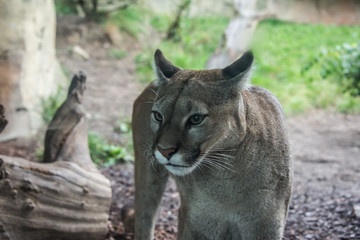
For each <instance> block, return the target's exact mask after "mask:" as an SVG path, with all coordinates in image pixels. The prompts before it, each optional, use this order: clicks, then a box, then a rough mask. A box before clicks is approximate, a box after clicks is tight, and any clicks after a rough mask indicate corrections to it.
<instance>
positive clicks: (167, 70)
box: [154, 49, 180, 84]
mask: <svg viewBox="0 0 360 240" xmlns="http://www.w3.org/2000/svg"><path fill="white" fill-rule="evenodd" d="M154 62H155V66H154V71H155V74H156V76H157V80H156V82H157V83H158V84H161V83H165V82H167V81H168V79H169V78H171V77H172V76H174V74H175V73H177V72H178V71H180V68H178V67H175V66H174V65H173V64H172V63H171V62H170V61H169V60H167V59H166V58H165V57H164V55H163V53H162V52H161V51H160V50H159V49H157V50H156V51H155V55H154Z"/></svg>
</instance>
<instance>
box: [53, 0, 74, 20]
mask: <svg viewBox="0 0 360 240" xmlns="http://www.w3.org/2000/svg"><path fill="white" fill-rule="evenodd" d="M55 11H56V15H57V16H63V15H69V14H76V13H77V11H76V2H75V1H73V0H55Z"/></svg>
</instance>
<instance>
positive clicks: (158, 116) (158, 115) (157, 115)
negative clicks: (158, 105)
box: [152, 111, 163, 122]
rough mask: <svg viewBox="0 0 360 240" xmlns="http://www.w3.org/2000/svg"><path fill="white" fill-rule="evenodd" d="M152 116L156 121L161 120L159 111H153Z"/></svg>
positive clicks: (161, 116)
mask: <svg viewBox="0 0 360 240" xmlns="http://www.w3.org/2000/svg"><path fill="white" fill-rule="evenodd" d="M152 113H153V115H154V118H155V120H156V121H158V122H161V121H162V120H163V115H161V113H159V112H156V111H153V112H152Z"/></svg>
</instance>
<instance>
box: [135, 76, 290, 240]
mask: <svg viewBox="0 0 360 240" xmlns="http://www.w3.org/2000/svg"><path fill="white" fill-rule="evenodd" d="M155 85H157V86H155ZM154 110H156V111H159V112H161V114H162V115H163V117H164V120H163V122H161V123H159V122H157V120H156V119H154V117H153V114H152V113H151V112H152V111H154ZM199 111H200V112H201V111H205V112H206V114H207V117H206V118H204V120H203V122H202V123H201V124H199V125H196V126H193V125H191V126H190V127H189V125H187V122H188V119H189V117H191V116H192V114H194V113H197V112H199ZM132 127H133V135H134V148H135V189H136V191H135V238H136V239H137V240H149V239H152V238H153V229H154V222H155V218H156V213H157V210H158V207H159V202H160V199H161V195H162V193H163V191H164V188H165V184H166V181H167V178H168V176H169V173H170V175H172V176H173V177H174V179H175V181H176V183H177V186H178V190H179V193H180V197H181V207H180V209H179V226H178V237H177V238H178V239H179V240H192V239H196V240H202V239H203V240H205V239H206V240H210V239H211V240H220V239H227V240H231V239H233V240H235V239H236V240H239V239H242V240H252V239H254V240H255V239H258V240H265V239H266V240H271V239H277V240H278V239H281V238H282V234H283V229H284V225H285V220H286V215H287V209H288V204H289V199H290V195H291V184H292V171H291V159H290V154H289V143H288V138H287V129H286V123H285V119H284V114H283V112H282V108H281V105H280V103H279V102H278V101H277V99H276V98H275V97H274V96H273V95H272V94H271V93H270V92H269V91H267V90H265V89H263V88H261V87H256V86H248V87H247V88H245V87H244V86H241V87H240V88H238V87H237V86H235V85H232V84H230V82H229V81H228V80H226V79H224V77H223V74H222V72H221V70H202V71H192V70H181V71H178V72H176V74H174V76H172V77H171V78H169V79H168V82H167V83H166V84H165V85H164V86H162V85H161V84H160V85H159V84H158V83H156V84H154V83H152V84H150V85H149V86H148V87H147V88H146V89H145V90H144V91H143V93H142V94H141V95H140V96H139V97H138V98H137V100H136V101H135V104H134V111H133V124H132ZM157 146H161V148H163V149H168V148H174V149H177V150H176V153H175V154H174V155H173V156H172V157H171V158H170V160H168V161H169V162H171V161H177V163H179V162H180V163H181V164H182V165H184V166H195V165H196V167H195V168H194V169H193V170H189V169H190V168H177V167H175V168H174V167H171V166H169V165H164V161H165V158H162V157H160V158H161V159H159V158H158V156H159V153H156V149H157ZM197 151H198V152H197ZM193 158H195V159H193ZM174 159H175V160H174ZM160 162H162V163H160ZM183 169H184V170H183Z"/></svg>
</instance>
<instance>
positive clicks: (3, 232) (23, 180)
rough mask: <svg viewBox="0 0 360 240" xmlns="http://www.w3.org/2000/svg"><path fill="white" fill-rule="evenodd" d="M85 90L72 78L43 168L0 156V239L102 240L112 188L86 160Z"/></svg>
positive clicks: (51, 130)
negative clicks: (83, 103)
mask: <svg viewBox="0 0 360 240" xmlns="http://www.w3.org/2000/svg"><path fill="white" fill-rule="evenodd" d="M84 89H85V76H83V75H80V76H75V77H74V78H73V80H72V83H71V86H70V88H69V93H68V97H67V99H66V101H65V102H64V103H63V105H62V106H61V107H60V108H59V109H58V111H57V112H56V114H55V116H54V118H53V120H52V122H51V123H50V124H49V127H48V130H47V133H46V141H45V154H44V158H45V159H44V162H45V163H38V162H30V161H27V160H25V159H21V158H15V157H8V156H3V155H0V239H12V240H18V239H19V240H20V239H21V240H23V239H25V240H26V239H29V240H30V239H31V240H36V239H39V240H40V239H104V238H105V235H106V233H107V231H108V228H107V221H108V217H109V209H110V204H111V188H110V182H109V180H108V179H106V178H105V177H104V176H103V175H101V174H100V173H99V172H98V171H97V169H96V167H95V166H94V164H93V162H92V161H91V158H90V154H89V149H88V141H87V125H86V118H85V112H84V110H83V108H82V105H81V102H82V96H83V91H84ZM1 119H2V116H1V114H0V120H1ZM0 122H1V121H0ZM0 125H1V124H0Z"/></svg>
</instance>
